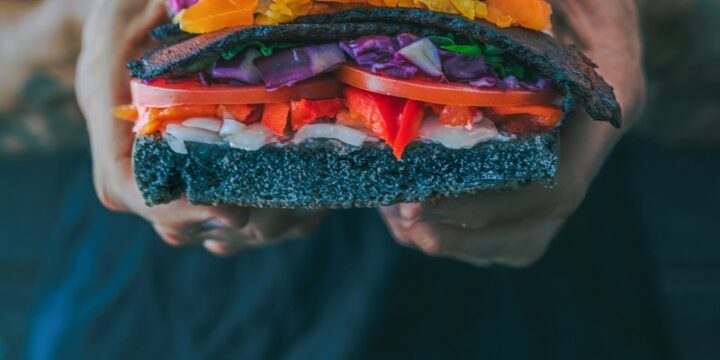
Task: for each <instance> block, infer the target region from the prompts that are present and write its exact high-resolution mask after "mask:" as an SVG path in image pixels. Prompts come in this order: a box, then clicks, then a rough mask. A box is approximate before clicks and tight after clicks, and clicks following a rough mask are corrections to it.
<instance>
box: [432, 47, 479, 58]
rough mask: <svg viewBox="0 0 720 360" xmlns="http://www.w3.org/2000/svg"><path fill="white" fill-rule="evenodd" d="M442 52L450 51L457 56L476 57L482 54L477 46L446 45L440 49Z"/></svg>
mask: <svg viewBox="0 0 720 360" xmlns="http://www.w3.org/2000/svg"><path fill="white" fill-rule="evenodd" d="M440 48H441V49H443V50H447V51H452V52H454V53H457V54H463V55H468V56H478V55H480V54H481V53H482V51H481V49H480V47H479V46H477V45H447V46H441V47H440Z"/></svg>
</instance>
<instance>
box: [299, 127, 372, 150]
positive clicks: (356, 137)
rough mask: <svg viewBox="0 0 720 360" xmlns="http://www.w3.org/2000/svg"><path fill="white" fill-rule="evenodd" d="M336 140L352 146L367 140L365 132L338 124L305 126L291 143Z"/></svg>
mask: <svg viewBox="0 0 720 360" xmlns="http://www.w3.org/2000/svg"><path fill="white" fill-rule="evenodd" d="M316 138H325V139H336V140H339V141H342V142H344V143H346V144H348V145H352V146H362V144H363V143H364V142H365V140H366V139H367V138H368V136H367V134H365V132H363V131H360V130H357V129H353V128H351V127H349V126H345V125H338V124H311V125H305V126H303V127H302V128H300V130H299V131H298V132H297V133H295V137H294V138H293V142H294V143H296V144H299V143H301V142H303V141H305V140H307V139H316Z"/></svg>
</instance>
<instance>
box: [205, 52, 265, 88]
mask: <svg viewBox="0 0 720 360" xmlns="http://www.w3.org/2000/svg"><path fill="white" fill-rule="evenodd" d="M260 56H261V55H260V51H258V50H256V49H253V48H250V49H248V50H246V51H245V53H244V54H242V55H240V56H237V57H236V58H235V59H233V60H230V61H222V60H221V61H218V62H217V63H215V65H213V66H212V68H210V74H211V75H212V77H213V78H214V79H225V80H237V81H241V82H244V83H248V84H259V83H261V82H262V81H263V79H262V74H260V70H258V68H257V67H256V66H255V64H253V61H255V59H257V58H258V57H260Z"/></svg>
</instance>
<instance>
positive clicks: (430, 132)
mask: <svg viewBox="0 0 720 360" xmlns="http://www.w3.org/2000/svg"><path fill="white" fill-rule="evenodd" d="M497 135H498V131H497V128H496V127H495V124H493V122H492V121H490V120H489V119H483V120H482V121H480V122H478V123H475V124H473V125H471V126H449V125H445V124H441V123H440V121H438V119H437V116H430V117H428V118H426V119H425V120H424V121H423V124H422V126H421V127H420V130H419V137H420V139H423V140H429V141H433V142H437V143H440V144H442V145H443V146H445V147H446V148H449V149H469V148H471V147H473V146H475V145H477V144H478V143H481V142H483V141H487V140H490V139H492V138H494V137H496V136H497Z"/></svg>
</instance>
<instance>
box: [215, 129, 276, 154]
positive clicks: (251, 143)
mask: <svg viewBox="0 0 720 360" xmlns="http://www.w3.org/2000/svg"><path fill="white" fill-rule="evenodd" d="M241 125H242V124H241ZM243 126H244V125H243ZM225 140H226V141H228V142H229V143H230V147H233V148H236V149H242V150H248V151H253V150H257V149H260V148H261V147H263V146H265V145H267V144H272V143H275V142H277V137H276V136H275V134H273V133H272V132H271V131H270V130H268V129H267V128H266V127H264V126H263V125H262V124H252V125H250V126H246V127H245V129H243V130H242V131H237V132H234V133H232V134H230V135H228V136H226V137H225Z"/></svg>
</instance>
